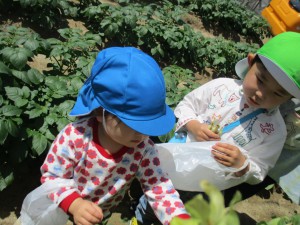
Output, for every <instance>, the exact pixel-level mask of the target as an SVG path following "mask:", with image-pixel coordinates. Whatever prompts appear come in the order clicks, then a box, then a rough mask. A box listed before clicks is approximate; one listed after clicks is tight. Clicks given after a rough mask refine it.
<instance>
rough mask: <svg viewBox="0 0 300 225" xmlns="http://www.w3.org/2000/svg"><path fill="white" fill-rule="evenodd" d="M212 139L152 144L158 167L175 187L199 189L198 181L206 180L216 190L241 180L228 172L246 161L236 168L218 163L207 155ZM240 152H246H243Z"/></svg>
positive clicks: (238, 182)
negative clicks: (154, 145) (156, 155)
mask: <svg viewBox="0 0 300 225" xmlns="http://www.w3.org/2000/svg"><path fill="white" fill-rule="evenodd" d="M215 143H216V142H215V141H207V142H189V143H163V144H157V145H156V146H157V149H158V154H159V158H160V162H161V167H162V169H163V171H164V172H166V173H167V174H168V176H169V178H170V179H171V180H172V183H173V184H174V186H175V188H176V189H179V190H185V191H203V190H201V188H200V185H199V184H200V181H201V180H208V181H209V182H210V183H212V184H214V185H215V186H217V187H218V188H219V189H220V190H224V189H227V188H230V187H232V186H235V185H238V184H240V183H242V182H243V181H244V180H243V179H240V178H238V177H236V178H235V177H233V176H231V174H232V173H234V172H237V171H240V170H242V169H243V168H245V167H246V166H247V165H248V163H249V162H248V160H246V162H245V163H244V165H243V166H242V167H241V168H239V169H236V168H232V167H226V166H223V165H221V164H219V163H218V162H217V161H216V160H215V159H214V158H213V157H212V155H211V150H212V146H213V145H214V144H215ZM242 152H243V153H244V154H245V155H247V154H246V152H244V151H242ZM229 177H230V178H229ZM229 179H230V180H229Z"/></svg>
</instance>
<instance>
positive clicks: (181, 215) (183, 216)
mask: <svg viewBox="0 0 300 225" xmlns="http://www.w3.org/2000/svg"><path fill="white" fill-rule="evenodd" d="M176 217H178V218H180V219H183V220H187V219H190V218H191V216H190V215H189V214H180V215H177V216H176Z"/></svg>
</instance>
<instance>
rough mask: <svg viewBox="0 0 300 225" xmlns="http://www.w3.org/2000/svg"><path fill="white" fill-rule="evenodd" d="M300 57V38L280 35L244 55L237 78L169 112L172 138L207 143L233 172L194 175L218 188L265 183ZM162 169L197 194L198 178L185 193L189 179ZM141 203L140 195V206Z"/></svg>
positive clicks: (297, 92)
mask: <svg viewBox="0 0 300 225" xmlns="http://www.w3.org/2000/svg"><path fill="white" fill-rule="evenodd" d="M299 59H300V34H299V33H295V32H285V33H282V34H279V35H277V36H275V37H274V38H272V39H271V40H269V41H268V42H267V43H266V44H265V45H263V46H262V47H261V48H260V49H259V50H258V51H257V53H256V54H248V57H247V58H246V59H243V60H241V61H239V62H238V63H237V64H236V67H235V69H236V72H237V75H238V76H239V77H240V78H242V80H236V79H231V78H218V79H214V80H212V81H209V82H207V83H206V84H204V85H201V86H200V87H199V88H197V89H195V90H193V91H192V92H190V93H189V94H187V95H186V96H185V97H184V99H183V100H182V101H181V102H180V103H179V104H178V106H177V107H176V108H175V111H174V112H175V116H176V117H177V118H178V122H177V126H176V133H177V135H175V137H174V139H172V140H175V142H203V141H206V142H208V141H211V143H213V144H212V147H211V156H212V157H213V158H214V160H215V161H216V162H217V164H218V165H221V168H233V169H234V171H233V172H228V170H227V171H225V170H226V169H225V170H220V171H210V170H209V169H207V170H205V169H203V170H201V171H198V175H199V177H201V176H202V175H203V177H206V178H207V177H209V181H210V182H211V183H213V184H215V185H216V186H217V187H218V188H219V189H221V190H226V189H228V188H230V187H233V186H236V185H238V184H241V183H243V182H246V183H249V184H258V183H260V182H262V181H263V180H264V178H265V177H266V175H267V174H268V172H269V170H270V169H271V168H272V167H274V165H275V163H276V161H277V159H278V157H279V155H280V153H281V150H282V148H283V145H284V142H285V139H286V135H287V131H286V125H285V122H284V120H283V118H282V116H281V114H280V111H279V109H278V108H279V106H280V105H281V104H283V103H285V102H287V101H289V100H290V99H291V98H298V99H300V62H299ZM176 139H178V140H179V141H176ZM178 145H181V144H178ZM199 146H201V143H199ZM162 161H163V160H162ZM163 163H164V161H163ZM187 163H188V162H187ZM190 163H192V162H190ZM203 168H204V167H203ZM165 171H166V172H172V173H169V175H170V176H169V177H170V178H171V180H172V181H173V184H174V186H175V188H177V189H179V190H183V191H193V192H197V191H198V192H201V191H202V190H201V189H200V187H199V180H198V177H197V180H195V181H194V184H195V186H194V187H193V188H192V189H189V188H190V187H189V188H187V189H184V188H185V186H186V185H187V184H190V180H189V181H186V182H184V180H180V181H177V180H176V179H175V177H176V176H174V177H173V175H171V174H176V171H168V168H167V170H165ZM208 174H210V176H208ZM180 196H182V197H183V196H184V195H183V194H181V195H180ZM191 196H193V195H191ZM143 200H145V199H144V197H143V196H142V198H141V199H140V202H144V201H143ZM186 200H187V199H186ZM145 208H147V204H145V203H143V204H141V203H140V204H139V205H138V207H137V210H136V217H137V218H138V220H139V221H140V222H141V223H143V221H144V220H145V218H146V215H145V213H143V211H145V210H146V209H145ZM148 208H149V207H148ZM150 211H151V209H150ZM144 224H145V223H144Z"/></svg>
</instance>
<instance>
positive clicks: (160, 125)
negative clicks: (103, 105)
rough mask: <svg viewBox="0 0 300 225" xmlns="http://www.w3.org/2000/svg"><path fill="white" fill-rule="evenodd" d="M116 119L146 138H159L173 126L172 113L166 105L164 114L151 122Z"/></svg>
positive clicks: (173, 116)
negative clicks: (146, 136)
mask: <svg viewBox="0 0 300 225" xmlns="http://www.w3.org/2000/svg"><path fill="white" fill-rule="evenodd" d="M116 116H118V115H116ZM118 118H119V119H120V120H121V121H122V122H123V123H125V124H126V125H127V126H128V127H130V128H131V129H133V130H135V131H137V132H139V133H141V134H144V135H148V136H161V135H164V134H167V133H168V132H170V131H171V130H172V129H173V127H174V125H175V115H174V112H173V110H172V109H171V108H170V107H169V106H168V105H166V112H165V114H164V115H162V116H160V117H158V118H155V119H152V120H128V119H124V118H122V117H119V116H118Z"/></svg>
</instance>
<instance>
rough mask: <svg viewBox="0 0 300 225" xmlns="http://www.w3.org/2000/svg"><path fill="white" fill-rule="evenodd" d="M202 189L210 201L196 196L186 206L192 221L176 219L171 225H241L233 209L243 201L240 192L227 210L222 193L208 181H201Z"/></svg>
mask: <svg viewBox="0 0 300 225" xmlns="http://www.w3.org/2000/svg"><path fill="white" fill-rule="evenodd" d="M200 186H201V188H202V189H203V190H204V192H205V193H206V194H207V195H208V197H209V201H207V200H205V199H204V198H203V196H202V195H201V194H199V195H197V196H195V197H194V198H193V199H192V200H190V201H189V202H187V203H186V204H185V207H186V209H187V211H188V212H189V213H190V215H191V218H190V219H180V218H178V217H175V218H174V219H173V220H172V221H171V225H239V224H240V222H239V218H238V215H237V213H236V212H235V211H234V210H233V209H232V207H233V205H234V204H236V203H237V202H238V201H240V200H241V198H242V196H241V194H240V192H236V193H235V195H234V196H233V198H232V200H231V202H230V204H229V207H227V208H225V204H224V197H223V195H222V193H221V192H220V191H219V190H218V189H217V188H216V187H215V186H214V185H212V184H210V183H209V182H208V181H201V183H200Z"/></svg>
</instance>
